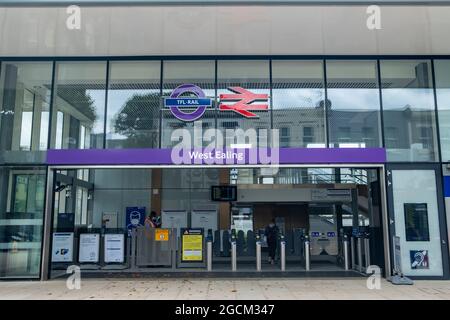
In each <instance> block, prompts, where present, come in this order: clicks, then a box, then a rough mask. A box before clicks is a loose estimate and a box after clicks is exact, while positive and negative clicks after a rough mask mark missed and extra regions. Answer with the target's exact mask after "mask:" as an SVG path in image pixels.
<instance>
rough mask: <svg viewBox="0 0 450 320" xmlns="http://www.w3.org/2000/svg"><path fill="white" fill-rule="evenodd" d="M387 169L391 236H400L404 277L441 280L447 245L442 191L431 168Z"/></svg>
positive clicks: (406, 167)
mask: <svg viewBox="0 0 450 320" xmlns="http://www.w3.org/2000/svg"><path fill="white" fill-rule="evenodd" d="M389 169H390V170H388V173H387V174H388V191H389V198H390V199H389V200H390V201H389V215H390V224H391V225H390V227H391V237H393V236H397V237H400V247H401V268H402V272H403V273H404V274H405V275H406V276H413V277H414V276H426V277H444V276H446V273H447V272H446V271H445V270H446V269H447V268H444V266H445V265H447V264H448V261H446V255H444V252H447V251H446V250H447V249H446V248H447V243H446V241H445V226H444V216H443V214H444V213H443V204H442V199H443V198H442V190H441V184H440V183H439V181H440V180H439V177H440V175H438V174H437V173H438V172H437V170H438V169H437V168H434V166H431V167H430V166H422V167H412V166H401V165H398V166H392V167H390V168H389Z"/></svg>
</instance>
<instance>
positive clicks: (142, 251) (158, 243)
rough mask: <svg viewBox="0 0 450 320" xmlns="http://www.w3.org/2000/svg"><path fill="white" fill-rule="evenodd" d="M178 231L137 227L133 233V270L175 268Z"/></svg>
mask: <svg viewBox="0 0 450 320" xmlns="http://www.w3.org/2000/svg"><path fill="white" fill-rule="evenodd" d="M176 234H177V231H176V229H159V228H157V229H156V228H148V227H146V226H141V227H137V228H135V229H133V230H132V233H131V253H130V255H131V259H130V261H131V268H132V269H134V268H135V267H147V266H164V267H174V266H175V260H174V253H175V252H176V249H177V248H176V238H177V237H176Z"/></svg>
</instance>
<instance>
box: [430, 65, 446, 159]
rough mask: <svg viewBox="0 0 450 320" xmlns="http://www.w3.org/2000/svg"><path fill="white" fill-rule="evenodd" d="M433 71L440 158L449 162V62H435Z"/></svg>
mask: <svg viewBox="0 0 450 320" xmlns="http://www.w3.org/2000/svg"><path fill="white" fill-rule="evenodd" d="M434 70H435V71H434V72H435V79H436V100H437V109H438V116H439V133H440V141H441V156H442V161H443V162H450V60H435V61H434Z"/></svg>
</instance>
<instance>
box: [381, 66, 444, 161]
mask: <svg viewBox="0 0 450 320" xmlns="http://www.w3.org/2000/svg"><path fill="white" fill-rule="evenodd" d="M381 81H382V98H383V113H384V117H383V118H384V135H385V137H384V139H385V145H386V148H387V155H388V160H389V161H436V160H437V159H438V157H437V138H436V119H435V112H434V97H433V89H432V79H431V66H430V61H428V60H407V61H402V60H398V61H397V60H387V61H381Z"/></svg>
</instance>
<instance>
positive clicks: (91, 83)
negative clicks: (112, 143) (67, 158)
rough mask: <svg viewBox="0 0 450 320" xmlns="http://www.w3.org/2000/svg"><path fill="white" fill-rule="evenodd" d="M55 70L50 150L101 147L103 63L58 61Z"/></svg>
mask: <svg viewBox="0 0 450 320" xmlns="http://www.w3.org/2000/svg"><path fill="white" fill-rule="evenodd" d="M55 68H56V70H55V72H56V79H55V80H56V82H55V86H54V88H53V90H54V93H53V96H54V97H53V110H52V132H51V133H52V143H51V147H52V148H54V149H90V148H103V144H104V141H103V140H104V136H105V95H106V90H105V89H106V61H105V62H61V63H57V64H56V67H55Z"/></svg>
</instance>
